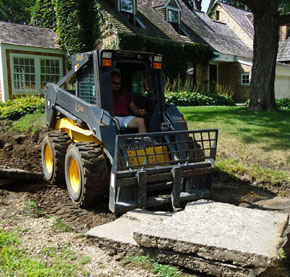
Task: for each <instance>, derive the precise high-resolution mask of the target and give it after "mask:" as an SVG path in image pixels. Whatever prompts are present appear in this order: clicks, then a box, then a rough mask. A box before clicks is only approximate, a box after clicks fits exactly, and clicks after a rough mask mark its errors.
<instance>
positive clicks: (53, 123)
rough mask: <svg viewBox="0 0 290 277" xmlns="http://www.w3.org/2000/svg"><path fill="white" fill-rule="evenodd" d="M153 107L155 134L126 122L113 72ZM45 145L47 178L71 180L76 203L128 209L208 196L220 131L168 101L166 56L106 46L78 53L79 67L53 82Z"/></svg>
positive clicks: (143, 104)
mask: <svg viewBox="0 0 290 277" xmlns="http://www.w3.org/2000/svg"><path fill="white" fill-rule="evenodd" d="M116 70H117V71H119V72H120V74H121V76H122V80H125V82H123V85H124V87H126V88H127V89H128V90H130V91H131V92H132V96H133V98H134V102H135V103H136V104H137V105H138V106H139V107H140V108H145V109H146V111H147V115H146V117H145V121H146V126H147V129H148V133H142V134H140V133H136V130H129V129H124V128H120V127H119V124H118V121H117V120H116V118H115V117H114V109H113V106H114V103H113V97H112V85H111V83H112V80H111V73H112V71H116ZM46 123H47V126H48V127H49V128H51V129H53V131H52V132H49V133H48V135H47V136H46V137H45V138H44V140H43V144H42V164H43V171H44V175H45V178H46V179H47V180H48V181H49V182H51V183H55V184H61V183H64V182H65V183H66V186H67V190H68V193H69V196H70V198H71V199H72V201H73V202H75V203H77V204H78V205H79V206H81V207H82V206H89V205H96V204H97V203H98V202H97V201H98V199H100V198H104V197H105V196H109V209H110V210H111V211H112V212H113V213H118V214H120V213H124V212H126V211H128V210H132V209H135V208H149V207H153V206H159V205H163V204H166V203H172V207H173V209H174V210H178V209H179V208H180V207H181V202H188V201H192V200H195V199H200V198H204V197H208V196H209V195H210V192H211V183H212V167H213V164H214V160H215V156H216V147H217V137H218V130H216V129H210V130H188V129H187V124H186V121H185V120H184V117H183V115H182V114H181V113H180V112H179V111H178V109H177V108H176V106H174V105H169V104H166V103H165V101H164V87H163V79H162V56H161V55H157V54H154V53H145V52H133V51H117V50H99V51H92V52H87V53H82V54H77V55H74V56H73V58H72V70H71V71H70V72H68V74H67V75H66V76H65V77H64V78H63V79H62V80H60V81H59V82H58V83H57V84H52V83H49V84H48V85H47V88H46Z"/></svg>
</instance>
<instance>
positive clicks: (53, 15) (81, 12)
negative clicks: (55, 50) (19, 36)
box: [32, 0, 99, 56]
mask: <svg viewBox="0 0 290 277" xmlns="http://www.w3.org/2000/svg"><path fill="white" fill-rule="evenodd" d="M96 14H97V9H96V5H95V3H94V1H92V0H50V1H49V0H37V1H36V4H35V7H34V10H33V18H32V22H33V24H34V25H36V26H42V27H49V28H52V29H53V30H54V31H56V33H57V35H58V37H59V42H60V45H61V46H62V47H63V49H64V50H65V51H66V52H67V54H68V56H71V55H72V54H74V53H79V52H85V51H91V50H92V49H94V46H95V39H96V37H97V34H98V33H99V30H98V24H97V23H96V22H97V17H96Z"/></svg>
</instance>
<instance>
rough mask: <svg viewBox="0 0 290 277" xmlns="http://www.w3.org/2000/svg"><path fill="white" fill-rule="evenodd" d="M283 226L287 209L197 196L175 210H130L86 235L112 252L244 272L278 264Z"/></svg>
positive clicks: (205, 269)
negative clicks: (265, 208) (258, 207)
mask: <svg viewBox="0 0 290 277" xmlns="http://www.w3.org/2000/svg"><path fill="white" fill-rule="evenodd" d="M287 226H288V215H287V214H282V213H276V212H268V211H263V210H253V209H248V208H243V207H236V206H234V205H230V204H224V203H216V202H212V201H206V200H201V201H197V202H192V203H190V204H188V205H187V207H186V209H185V210H184V211H181V212H179V213H166V212H152V211H145V210H134V211H130V212H128V213H126V214H125V215H123V216H121V217H120V218H118V219H117V220H115V221H114V222H111V223H108V224H104V225H101V226H98V227H95V228H93V229H91V230H90V231H89V232H87V233H86V234H85V235H86V236H87V237H89V238H92V239H93V240H94V241H95V242H96V243H97V244H98V245H99V246H100V247H105V248H106V249H107V250H109V252H112V251H113V253H115V254H117V253H118V252H120V253H122V254H125V255H137V254H138V255H149V256H151V257H152V258H154V259H156V260H157V261H159V262H163V263H168V264H173V265H178V266H182V267H186V268H189V269H191V270H197V271H200V272H206V273H208V274H211V275H215V276H239V277H242V276H256V275H258V274H260V273H261V272H263V271H265V270H266V269H269V268H271V269H275V270H276V268H277V266H276V265H277V264H278V260H279V255H278V251H279V248H280V247H282V246H283V244H284V243H285V242H286V241H287V238H286V235H287V233H288V229H287V228H286V227H287ZM276 276H277V275H276ZM278 276H279V275H278Z"/></svg>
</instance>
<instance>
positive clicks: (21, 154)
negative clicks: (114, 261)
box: [0, 130, 290, 272]
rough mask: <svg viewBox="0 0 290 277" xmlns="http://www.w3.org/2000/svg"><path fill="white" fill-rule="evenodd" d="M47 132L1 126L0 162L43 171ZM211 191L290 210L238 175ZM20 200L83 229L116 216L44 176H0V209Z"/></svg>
mask: <svg viewBox="0 0 290 277" xmlns="http://www.w3.org/2000/svg"><path fill="white" fill-rule="evenodd" d="M46 132H47V130H43V132H40V133H37V134H26V135H23V134H18V133H13V132H4V131H1V130H0V166H6V167H11V168H19V169H23V170H27V171H31V172H36V173H41V172H42V165H41V157H40V149H41V142H42V139H43V137H44V135H45V133H46ZM212 195H213V196H212V199H213V200H215V201H220V202H226V203H232V204H235V205H241V206H244V207H250V208H261V209H268V210H280V211H284V212H288V213H290V199H289V198H283V199H282V200H281V201H279V200H277V197H276V195H275V193H273V192H271V191H270V190H267V189H264V188H259V187H256V186H253V185H251V184H249V183H247V182H242V181H241V180H238V179H237V180H233V179H232V178H229V180H226V178H225V176H223V181H221V180H220V178H219V176H215V180H214V186H213V194H212ZM20 201H22V202H23V201H34V202H35V203H37V205H38V207H39V208H40V209H41V210H42V211H43V212H44V213H45V214H48V215H53V216H56V217H57V218H59V219H61V220H62V221H64V222H65V223H68V224H69V225H70V226H72V227H73V228H75V229H76V230H78V231H79V232H81V233H84V232H86V231H88V230H89V229H90V228H92V227H95V226H98V225H101V224H104V223H107V222H110V221H112V220H114V219H115V216H114V215H113V214H111V213H110V212H109V211H108V200H107V199H104V200H103V201H102V202H99V203H96V207H95V208H94V209H91V210H88V209H80V208H78V207H77V206H75V205H74V204H73V203H72V202H71V200H70V198H69V196H68V194H67V191H66V189H65V188H61V187H58V186H53V185H50V184H48V183H47V182H45V181H42V180H38V181H27V180H26V181H25V180H5V179H0V209H1V206H4V205H5V206H7V205H11V206H13V209H14V208H15V207H16V208H17V203H19V202H20ZM288 266H289V265H288ZM288 272H290V266H289V271H288Z"/></svg>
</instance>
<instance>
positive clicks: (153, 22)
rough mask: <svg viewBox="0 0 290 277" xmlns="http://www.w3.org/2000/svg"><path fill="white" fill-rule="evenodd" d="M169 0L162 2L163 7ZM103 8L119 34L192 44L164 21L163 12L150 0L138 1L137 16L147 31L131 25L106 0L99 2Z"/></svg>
mask: <svg viewBox="0 0 290 277" xmlns="http://www.w3.org/2000/svg"><path fill="white" fill-rule="evenodd" d="M167 1H168V0H162V5H164V4H166V2H167ZM98 3H99V4H100V5H101V7H102V8H103V9H104V10H105V11H106V12H107V13H108V14H110V15H111V17H110V19H111V21H112V23H113V24H114V26H115V27H116V29H117V31H118V32H123V33H127V34H132V35H133V34H136V35H142V36H148V37H153V38H159V39H166V40H174V41H178V42H192V40H191V39H189V38H187V37H186V36H182V35H180V34H179V33H177V32H176V31H175V29H174V28H173V27H172V25H171V24H170V23H168V22H167V21H165V20H164V19H162V17H163V14H162V12H158V11H157V10H155V9H154V8H153V6H152V5H151V4H149V3H151V2H150V1H148V0H137V9H138V10H137V14H136V16H137V17H138V19H140V20H141V22H142V23H143V24H144V25H145V27H146V29H143V28H141V27H135V26H133V25H132V24H130V23H129V21H128V19H127V18H126V16H125V15H124V14H123V13H120V12H118V8H117V5H116V4H114V3H113V2H109V1H106V0H99V1H98Z"/></svg>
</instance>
